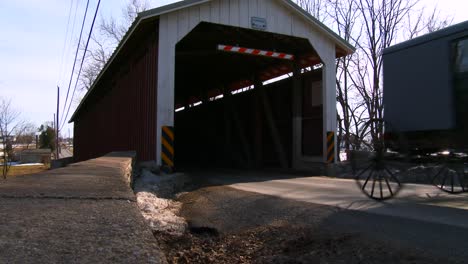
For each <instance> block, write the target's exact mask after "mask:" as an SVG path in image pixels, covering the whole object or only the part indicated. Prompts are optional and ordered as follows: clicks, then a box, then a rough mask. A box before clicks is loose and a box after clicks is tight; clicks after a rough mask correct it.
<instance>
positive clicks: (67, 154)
mask: <svg viewBox="0 0 468 264" xmlns="http://www.w3.org/2000/svg"><path fill="white" fill-rule="evenodd" d="M59 156H60V158H61V159H62V158H68V157H72V156H73V152H71V151H70V150H69V149H68V148H64V147H61V148H60V153H59Z"/></svg>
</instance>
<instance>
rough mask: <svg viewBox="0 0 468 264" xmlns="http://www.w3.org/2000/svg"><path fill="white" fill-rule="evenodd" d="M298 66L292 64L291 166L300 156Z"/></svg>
mask: <svg viewBox="0 0 468 264" xmlns="http://www.w3.org/2000/svg"><path fill="white" fill-rule="evenodd" d="M300 70H301V69H300V67H299V66H298V65H297V63H294V64H293V78H292V82H293V87H292V109H291V110H292V139H291V141H292V167H293V168H297V167H298V166H299V165H298V163H299V161H300V159H301V157H302V89H301V88H302V87H301V80H300V74H301V72H300Z"/></svg>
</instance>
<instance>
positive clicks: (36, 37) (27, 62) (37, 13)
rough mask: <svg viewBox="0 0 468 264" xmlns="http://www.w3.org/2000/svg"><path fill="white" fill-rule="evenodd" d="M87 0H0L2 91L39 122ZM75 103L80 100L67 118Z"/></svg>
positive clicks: (462, 17) (450, 11)
mask: <svg viewBox="0 0 468 264" xmlns="http://www.w3.org/2000/svg"><path fill="white" fill-rule="evenodd" d="M127 1H128V0H101V5H100V8H99V16H103V17H109V16H114V17H116V18H118V17H119V16H121V14H122V8H123V7H124V6H125V5H126V3H127ZM241 1H243V0H241ZM97 2H98V0H90V4H89V5H90V8H89V11H88V19H87V21H88V22H87V24H86V27H85V30H84V32H83V35H84V37H87V35H88V32H89V28H90V22H91V20H92V15H93V14H94V10H95V8H96V5H97ZM149 2H150V5H151V7H158V6H162V5H165V4H168V3H171V2H175V1H174V0H152V1H151V0H150V1H149ZM72 3H73V8H75V6H78V9H77V10H78V11H77V16H76V20H75V27H74V29H72V25H73V20H74V19H73V17H74V16H73V13H74V11H72V15H71V18H70V22H69V27H68V28H69V30H68V38H67V39H66V32H67V24H68V23H67V22H68V19H69V16H68V14H69V10H70V6H71V4H72ZM77 3H78V5H77ZM85 5H86V0H14V1H7V0H0V97H5V98H7V99H11V100H12V103H13V105H14V106H15V108H16V109H18V110H20V111H21V112H22V118H23V119H25V120H27V121H29V122H32V123H34V124H35V125H37V126H39V125H40V124H42V123H44V122H46V121H52V119H53V114H54V113H55V111H56V107H57V106H56V102H57V101H56V100H57V88H56V87H57V86H60V87H61V94H60V100H61V105H60V111H62V109H63V107H64V106H63V101H64V100H65V97H66V90H67V89H66V88H67V87H68V82H69V79H70V74H71V71H72V64H73V58H74V53H75V49H76V46H74V45H76V40H77V39H78V36H79V26H80V24H81V21H82V18H83V14H84V7H85ZM422 6H425V7H427V8H429V9H432V8H434V7H435V6H437V7H438V8H439V10H440V12H441V15H442V16H447V17H453V24H456V23H459V22H463V21H466V20H468V12H466V10H468V0H420V7H422ZM73 10H74V9H73ZM98 21H99V20H98ZM72 33H73V34H72ZM72 89H73V85H72ZM71 93H72V91H70V95H69V97H71ZM80 96H82V94H81V95H80V94H78V95H77V96H76V97H80ZM76 105H77V102H76V100H75V102H74V103H73V105H72V107H71V109H70V112H69V115H68V118H67V119H69V118H70V117H71V115H72V114H73V112H74V109H75V107H76ZM67 121H68V120H67ZM69 133H70V134H72V133H73V125H72V124H66V125H65V126H64V127H63V129H62V132H61V134H62V135H63V136H68V134H69Z"/></svg>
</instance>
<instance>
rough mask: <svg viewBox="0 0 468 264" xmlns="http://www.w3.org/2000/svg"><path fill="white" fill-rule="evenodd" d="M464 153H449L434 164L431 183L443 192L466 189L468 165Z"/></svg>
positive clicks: (467, 186) (467, 187) (457, 192)
mask: <svg viewBox="0 0 468 264" xmlns="http://www.w3.org/2000/svg"><path fill="white" fill-rule="evenodd" d="M466 161H467V158H466V154H462V153H450V154H449V155H447V156H446V157H444V158H443V161H442V162H440V163H439V164H438V165H437V166H435V167H434V168H435V174H434V176H433V177H432V184H434V185H435V186H437V188H439V189H441V190H442V191H444V192H447V193H450V194H459V193H463V192H467V191H468V185H467V184H468V166H467V162H466Z"/></svg>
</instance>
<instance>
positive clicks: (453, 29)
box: [383, 21, 468, 54]
mask: <svg viewBox="0 0 468 264" xmlns="http://www.w3.org/2000/svg"><path fill="white" fill-rule="evenodd" d="M465 30H468V21H464V22H461V23H458V24H455V25H452V26H449V27H446V28H443V29H439V30H437V31H434V32H431V33H427V34H424V35H422V36H419V37H416V38H413V39H409V40H406V41H403V42H400V43H398V44H395V45H393V46H390V47H388V48H386V49H384V50H383V54H388V53H393V52H397V51H400V50H403V49H407V48H410V47H413V46H418V45H421V44H424V43H427V42H429V41H432V40H436V39H440V38H444V37H447V36H450V35H454V34H457V33H460V32H463V31H465Z"/></svg>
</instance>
